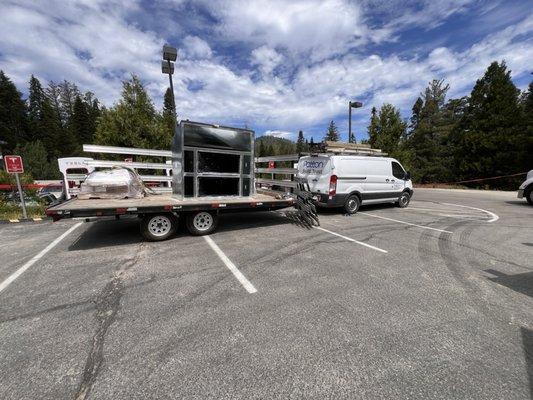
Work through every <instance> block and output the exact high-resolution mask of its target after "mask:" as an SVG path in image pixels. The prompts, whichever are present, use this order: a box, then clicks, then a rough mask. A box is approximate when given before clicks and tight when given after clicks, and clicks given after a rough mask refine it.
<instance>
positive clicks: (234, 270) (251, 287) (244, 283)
mask: <svg viewBox="0 0 533 400" xmlns="http://www.w3.org/2000/svg"><path fill="white" fill-rule="evenodd" d="M204 239H205V241H206V242H207V244H208V245H209V246H210V247H211V248H212V249H213V251H214V252H215V253H217V256H218V257H219V258H220V259H221V260H222V262H223V263H224V264H225V265H226V267H228V269H229V270H230V271H231V273H232V274H233V275H234V276H235V278H237V280H238V281H239V282H240V283H241V285H242V286H244V288H245V289H246V290H247V292H248V293H255V292H257V289H256V288H255V287H254V285H252V282H250V281H249V280H248V279H246V277H245V276H244V275H243V274H242V272H241V271H239V269H238V268H237V267H236V266H235V264H233V263H232V262H231V260H230V259H229V258H228V257H227V256H226V255H225V254H224V252H223V251H222V250H220V247H218V246H217V244H216V243H215V242H214V241H213V239H211V238H210V237H209V236H204Z"/></svg>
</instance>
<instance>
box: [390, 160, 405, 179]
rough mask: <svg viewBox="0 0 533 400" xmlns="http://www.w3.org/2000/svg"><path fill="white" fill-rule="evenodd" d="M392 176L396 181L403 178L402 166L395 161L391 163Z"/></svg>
mask: <svg viewBox="0 0 533 400" xmlns="http://www.w3.org/2000/svg"><path fill="white" fill-rule="evenodd" d="M392 175H394V177H395V178H398V179H403V178H405V171H404V170H403V168H402V166H401V165H400V164H398V163H397V162H396V161H393V162H392Z"/></svg>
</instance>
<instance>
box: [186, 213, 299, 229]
mask: <svg viewBox="0 0 533 400" xmlns="http://www.w3.org/2000/svg"><path fill="white" fill-rule="evenodd" d="M182 222H183V221H182ZM288 223H290V221H289V220H288V219H287V218H285V217H284V216H283V215H282V214H277V213H273V212H250V213H227V214H221V215H220V219H219V222H218V227H217V231H218V232H228V231H236V230H240V229H253V228H260V227H266V226H273V225H284V224H288ZM182 226H183V224H182Z"/></svg>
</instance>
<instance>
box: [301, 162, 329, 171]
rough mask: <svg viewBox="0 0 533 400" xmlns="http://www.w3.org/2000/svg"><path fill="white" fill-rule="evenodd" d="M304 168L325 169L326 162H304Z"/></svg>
mask: <svg viewBox="0 0 533 400" xmlns="http://www.w3.org/2000/svg"><path fill="white" fill-rule="evenodd" d="M304 168H312V169H318V168H324V161H304Z"/></svg>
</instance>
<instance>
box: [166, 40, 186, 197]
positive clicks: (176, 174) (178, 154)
mask: <svg viewBox="0 0 533 400" xmlns="http://www.w3.org/2000/svg"><path fill="white" fill-rule="evenodd" d="M176 58H178V51H177V50H176V48H175V47H172V46H168V45H164V46H163V61H161V72H163V73H164V74H168V80H169V82H170V93H171V96H170V97H171V98H172V112H173V114H174V138H173V140H172V184H171V187H172V196H174V197H175V198H177V199H179V200H183V132H182V131H181V129H180V130H178V115H177V113H176V99H175V97H174V85H173V84H172V74H173V73H174V61H176ZM167 171H168V170H167ZM167 173H168V172H167Z"/></svg>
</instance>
